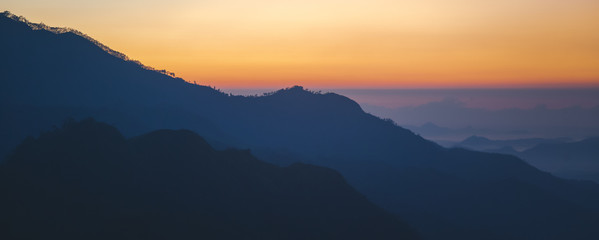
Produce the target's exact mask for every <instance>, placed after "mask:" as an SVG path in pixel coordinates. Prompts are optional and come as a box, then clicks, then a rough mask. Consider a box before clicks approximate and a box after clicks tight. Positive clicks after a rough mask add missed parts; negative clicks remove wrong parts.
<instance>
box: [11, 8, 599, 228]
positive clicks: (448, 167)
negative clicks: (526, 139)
mask: <svg viewBox="0 0 599 240" xmlns="http://www.w3.org/2000/svg"><path fill="white" fill-rule="evenodd" d="M0 30H1V31H2V32H3V36H6V37H3V38H0V49H1V51H2V52H3V54H5V55H4V56H5V57H3V58H2V59H0V61H1V62H0V71H1V72H0V74H2V76H3V77H2V78H1V79H0V112H1V114H0V128H1V129H0V130H1V131H2V132H3V133H6V134H3V135H2V137H1V139H0V141H1V143H2V144H1V145H0V146H2V147H4V150H3V151H4V152H5V153H7V152H8V151H9V149H10V148H12V147H14V146H15V145H16V144H17V143H18V142H19V141H20V140H22V139H23V138H25V136H27V135H36V134H38V132H39V131H40V130H43V129H47V128H49V127H51V126H52V125H56V124H58V123H60V121H62V120H63V119H65V118H67V117H74V118H76V119H81V118H84V117H89V116H91V117H94V118H96V119H98V120H100V121H103V122H108V123H110V124H111V125H115V126H116V127H117V128H118V129H119V130H121V131H122V132H123V134H124V135H125V136H134V135H137V134H140V133H143V132H148V131H151V130H157V129H180V128H185V129H190V130H192V131H194V132H197V133H199V134H200V135H201V136H205V137H206V139H207V141H208V142H209V143H210V144H211V145H213V146H214V147H218V148H219V149H222V148H226V147H230V146H233V147H237V148H243V149H252V151H253V152H255V153H256V154H257V157H259V158H260V159H262V160H265V161H268V162H272V163H277V164H281V165H285V164H290V163H291V162H292V161H301V162H303V163H309V164H312V165H319V166H325V167H330V168H333V169H335V170H337V171H339V172H340V173H341V174H342V175H343V176H344V177H345V179H347V181H348V183H349V184H350V185H352V187H354V188H355V189H356V190H358V191H359V192H361V193H362V194H364V195H366V197H367V198H368V199H369V200H370V201H372V202H374V203H375V204H377V205H379V206H381V207H383V208H384V209H386V210H387V211H389V212H392V213H393V214H396V215H398V216H400V218H401V219H404V220H406V221H407V222H409V223H410V224H412V225H413V226H414V227H415V228H417V230H419V232H421V233H422V235H423V237H424V238H428V239H595V238H597V237H598V236H599V233H598V231H599V230H597V228H596V224H595V223H596V222H598V220H597V219H599V213H598V212H599V185H597V184H594V183H591V182H584V181H573V180H564V179H560V178H557V177H554V176H553V175H551V174H548V173H545V172H542V171H539V170H537V169H536V168H534V167H532V166H530V165H529V164H527V163H525V162H524V161H522V160H521V159H519V158H516V157H513V156H509V155H503V154H491V153H482V152H475V151H469V150H464V149H446V148H442V147H440V146H438V145H437V144H435V143H432V142H430V141H428V140H426V139H423V138H422V137H420V136H418V135H416V134H414V133H412V132H411V131H409V130H406V129H404V128H402V127H399V126H397V125H396V124H395V123H393V122H392V121H388V120H383V119H380V118H378V117H375V116H373V115H370V114H367V113H365V112H364V111H362V109H361V108H360V106H359V105H358V104H357V103H355V102H354V101H352V100H351V99H349V98H347V97H344V96H340V95H338V94H334V93H324V94H321V93H316V92H311V91H307V90H305V89H303V88H302V87H292V88H288V89H282V90H279V91H276V92H273V93H269V94H265V95H264V96H260V97H243V96H231V95H228V94H225V93H222V92H219V91H217V90H215V89H212V88H209V87H204V86H199V85H195V84H190V83H187V82H185V81H183V80H182V79H178V78H174V77H172V76H170V75H168V74H164V73H163V72H160V71H155V70H152V69H148V68H146V67H143V66H141V65H139V64H138V63H136V62H132V61H129V60H127V59H126V58H124V57H122V56H120V55H119V54H115V53H114V51H106V50H105V48H103V47H101V46H98V44H97V42H95V41H91V40H89V38H87V37H86V36H82V35H81V34H78V33H77V32H73V31H68V30H61V31H57V30H52V29H50V30H51V31H49V30H47V29H46V28H43V26H42V27H40V26H37V25H35V24H32V23H28V22H25V21H23V20H22V19H21V20H19V19H18V18H16V17H14V16H13V15H10V14H8V13H4V14H3V16H0ZM5 76H6V77H5ZM254 150H255V151H254ZM285 159H291V160H285Z"/></svg>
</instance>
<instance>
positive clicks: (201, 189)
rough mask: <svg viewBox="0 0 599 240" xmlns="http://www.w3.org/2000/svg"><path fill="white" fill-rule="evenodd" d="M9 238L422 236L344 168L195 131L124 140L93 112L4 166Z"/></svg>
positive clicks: (0, 174) (30, 144)
mask: <svg viewBox="0 0 599 240" xmlns="http://www.w3.org/2000/svg"><path fill="white" fill-rule="evenodd" d="M0 189H2V192H3V193H4V194H3V196H2V198H0V212H2V214H1V215H0V222H2V226H3V231H0V238H2V239H416V234H415V232H414V231H413V230H411V229H410V228H409V227H408V226H407V225H406V224H404V223H402V222H400V221H399V220H397V219H396V218H395V217H393V216H392V215H391V214H388V213H386V212H384V211H383V210H382V209H380V208H378V207H376V206H375V205H374V204H372V203H370V202H369V201H368V200H367V199H366V198H365V197H364V196H362V195H361V194H359V193H358V192H356V191H355V190H354V189H353V188H351V187H350V186H349V185H348V184H347V183H346V182H345V180H344V179H343V177H342V176H341V175H340V174H338V173H337V172H335V171H333V170H330V169H326V168H322V167H315V166H311V165H306V164H301V163H297V164H293V165H291V166H289V167H284V168H282V167H277V166H275V165H272V164H268V163H264V162H261V161H259V160H257V159H256V158H254V157H253V156H252V155H251V154H250V153H249V151H240V150H225V151H216V150H214V149H213V148H212V147H210V145H208V143H207V142H206V141H204V139H202V138H201V137H200V136H198V135H196V134H194V133H192V132H190V131H184V130H180V131H174V130H159V131H155V132H151V133H148V134H144V135H142V136H139V137H135V138H131V139H125V138H124V137H123V136H122V135H121V134H120V133H119V132H118V131H117V130H116V129H114V128H113V127H111V126H109V125H106V124H102V123H97V122H95V121H93V120H91V119H88V120H83V121H81V122H67V123H65V126H64V127H63V128H59V129H56V130H53V131H50V132H46V133H44V134H42V135H41V136H40V137H39V138H36V139H33V138H29V139H27V140H26V141H25V142H23V144H21V145H20V146H18V147H17V148H16V150H15V152H14V153H13V154H12V155H11V156H10V157H9V158H8V159H7V161H6V162H5V163H4V164H2V165H0Z"/></svg>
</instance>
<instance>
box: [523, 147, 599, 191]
mask: <svg viewBox="0 0 599 240" xmlns="http://www.w3.org/2000/svg"><path fill="white" fill-rule="evenodd" d="M518 156H520V157H521V158H523V159H524V160H526V161H527V162H529V163H530V164H532V165H534V166H535V167H538V168H539V169H541V170H543V171H548V172H551V173H553V174H555V175H557V176H560V177H564V178H571V179H586V180H593V181H595V182H597V183H599V137H595V138H589V139H585V140H582V141H577V142H567V143H543V144H539V145H538V146H535V147H533V148H531V149H527V150H525V151H523V152H520V153H518Z"/></svg>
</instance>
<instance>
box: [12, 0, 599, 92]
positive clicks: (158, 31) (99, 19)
mask: <svg viewBox="0 0 599 240" xmlns="http://www.w3.org/2000/svg"><path fill="white" fill-rule="evenodd" d="M2 8H3V9H1V10H8V11H11V12H13V13H14V14H16V15H22V16H25V17H27V18H28V19H29V20H30V21H32V22H43V23H45V24H47V25H51V26H63V27H71V28H75V29H78V30H80V31H82V32H84V33H86V34H88V35H90V36H91V37H93V38H95V39H97V40H99V41H100V42H102V43H104V44H106V45H108V46H110V47H111V48H113V49H115V50H117V51H120V52H123V53H125V54H127V55H128V56H129V57H131V58H133V59H137V60H139V61H141V62H142V63H144V64H146V65H149V66H152V67H155V68H158V69H166V70H168V71H171V72H174V73H175V74H176V75H177V76H178V77H182V78H184V79H185V80H187V81H190V82H194V81H195V82H197V83H199V84H203V85H211V86H216V87H219V88H235V87H239V88H242V87H251V88H262V87H275V88H276V87H285V86H290V85H304V86H307V87H346V88H354V87H355V88H364V87H366V88H368V87H518V86H526V87H531V86H532V87H544V86H549V87H550V86H589V85H592V86H599V31H598V29H599V1H596V0H570V1H562V0H506V1H474V0H452V1H445V0H425V1H390V0H372V1H352V0H349V1H347V0H346V1H340V0H320V1H316V0H302V1H299V0H290V1H273V0H257V1H241V0H226V1H211V0H208V1H188V0H174V1H169V2H166V1H152V0H150V1H141V0H135V1H127V2H126V3H123V2H121V1H115V0H107V1H98V2H84V1H75V0H57V1H52V2H48V1H41V0H5V1H3V4H2Z"/></svg>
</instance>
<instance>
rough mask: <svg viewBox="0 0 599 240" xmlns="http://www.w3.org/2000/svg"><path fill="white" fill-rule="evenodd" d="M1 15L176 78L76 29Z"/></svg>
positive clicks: (170, 73)
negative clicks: (71, 36)
mask: <svg viewBox="0 0 599 240" xmlns="http://www.w3.org/2000/svg"><path fill="white" fill-rule="evenodd" d="M0 14H2V15H3V16H5V17H7V18H10V19H12V20H14V21H18V22H22V23H25V24H27V26H29V27H30V28H31V29H32V30H46V31H48V32H51V33H54V34H64V33H72V34H75V35H77V36H80V37H82V38H85V39H86V40H88V41H90V42H91V43H93V44H95V45H96V46H98V47H100V48H101V49H102V50H104V51H105V52H107V53H108V54H110V55H112V56H115V57H117V58H120V59H123V60H125V61H127V62H132V63H135V64H137V65H139V66H140V67H141V68H143V69H146V70H150V71H155V72H158V73H162V74H165V75H168V76H171V77H175V73H173V72H169V71H166V70H164V69H162V70H158V69H155V68H153V67H150V66H146V65H144V64H142V63H141V62H140V61H138V60H134V59H131V58H129V57H128V56H127V55H125V54H124V53H121V52H119V51H116V50H113V49H112V48H110V47H108V46H106V45H104V44H102V43H101V42H99V41H98V40H96V39H94V38H92V37H90V36H89V35H87V34H85V33H82V32H80V31H78V30H76V29H72V28H68V27H51V26H48V25H46V24H44V23H32V22H30V21H29V20H27V19H26V18H25V17H23V16H17V15H15V14H13V13H11V12H10V11H4V12H2V13H0Z"/></svg>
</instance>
